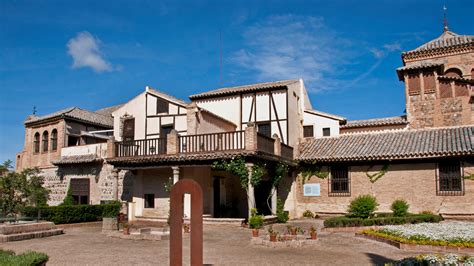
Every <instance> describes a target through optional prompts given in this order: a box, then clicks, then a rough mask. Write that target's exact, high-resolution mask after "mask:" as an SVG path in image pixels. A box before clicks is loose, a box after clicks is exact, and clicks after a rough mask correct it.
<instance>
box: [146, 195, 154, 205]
mask: <svg viewBox="0 0 474 266" xmlns="http://www.w3.org/2000/svg"><path fill="white" fill-rule="evenodd" d="M144 198H145V208H155V194H145V197H144Z"/></svg>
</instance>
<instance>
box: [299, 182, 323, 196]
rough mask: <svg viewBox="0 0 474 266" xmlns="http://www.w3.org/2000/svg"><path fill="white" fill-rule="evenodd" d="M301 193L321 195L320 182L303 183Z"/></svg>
mask: <svg viewBox="0 0 474 266" xmlns="http://www.w3.org/2000/svg"><path fill="white" fill-rule="evenodd" d="M303 195H304V196H307V197H318V196H321V185H320V184H304V186H303Z"/></svg>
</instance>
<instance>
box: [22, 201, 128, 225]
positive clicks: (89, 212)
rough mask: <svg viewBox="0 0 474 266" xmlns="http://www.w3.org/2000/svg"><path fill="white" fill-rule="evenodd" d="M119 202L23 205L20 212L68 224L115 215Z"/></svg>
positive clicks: (24, 214)
mask: <svg viewBox="0 0 474 266" xmlns="http://www.w3.org/2000/svg"><path fill="white" fill-rule="evenodd" d="M120 207H121V205H120V203H112V204H102V205H68V206H64V205H63V206H49V207H39V208H38V207H25V208H23V209H22V211H21V213H22V215H23V216H26V217H37V216H38V211H40V219H41V220H46V221H51V222H54V223H55V224H70V223H82V222H92V221H100V220H102V218H103V217H117V215H118V214H119V212H120Z"/></svg>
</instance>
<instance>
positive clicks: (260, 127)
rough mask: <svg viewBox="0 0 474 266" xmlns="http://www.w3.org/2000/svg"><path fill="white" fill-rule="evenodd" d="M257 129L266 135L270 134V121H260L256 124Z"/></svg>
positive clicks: (269, 135)
mask: <svg viewBox="0 0 474 266" xmlns="http://www.w3.org/2000/svg"><path fill="white" fill-rule="evenodd" d="M257 127H258V128H257V131H258V133H260V134H262V135H265V136H267V137H271V136H272V127H271V126H270V123H261V124H257Z"/></svg>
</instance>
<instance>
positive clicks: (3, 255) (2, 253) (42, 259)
mask: <svg viewBox="0 0 474 266" xmlns="http://www.w3.org/2000/svg"><path fill="white" fill-rule="evenodd" d="M48 259H49V257H48V255H46V254H44V253H40V252H34V251H26V252H24V253H21V254H19V255H15V253H14V252H13V251H10V250H1V249H0V265H22V266H23V265H25V266H30V265H31V266H36V265H45V264H46V262H47V261H48Z"/></svg>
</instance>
